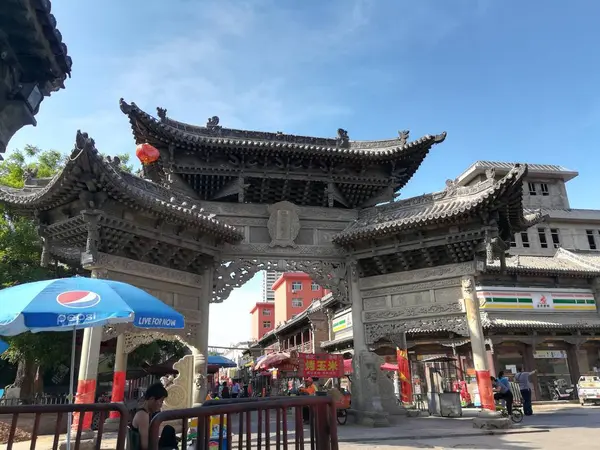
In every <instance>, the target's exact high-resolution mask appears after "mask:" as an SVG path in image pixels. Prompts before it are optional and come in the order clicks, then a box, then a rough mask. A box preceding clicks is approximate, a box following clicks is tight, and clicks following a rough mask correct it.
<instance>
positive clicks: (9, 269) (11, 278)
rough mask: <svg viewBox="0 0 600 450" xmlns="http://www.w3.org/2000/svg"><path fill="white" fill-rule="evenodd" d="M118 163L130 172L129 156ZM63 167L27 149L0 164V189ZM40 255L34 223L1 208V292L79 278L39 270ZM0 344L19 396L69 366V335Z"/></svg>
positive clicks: (58, 156) (55, 269)
mask: <svg viewBox="0 0 600 450" xmlns="http://www.w3.org/2000/svg"><path fill="white" fill-rule="evenodd" d="M119 159H120V160H121V168H122V169H123V170H126V171H129V172H131V170H132V168H131V166H129V165H128V163H129V156H128V155H119ZM66 161H67V157H66V155H64V154H62V153H61V152H58V151H56V150H41V149H40V148H38V147H35V146H31V145H27V146H25V148H24V149H23V150H15V151H13V152H11V153H10V154H9V155H8V157H7V158H6V159H5V160H4V161H0V185H4V186H9V187H12V188H20V187H23V185H24V180H25V177H26V173H27V171H30V170H31V171H34V172H35V174H36V175H35V176H36V178H48V177H52V176H54V175H55V174H57V173H58V172H59V171H60V170H61V168H62V167H64V164H65V163H66ZM41 252H42V246H41V242H40V239H39V235H38V232H37V227H36V224H35V223H34V221H33V220H31V219H30V218H27V217H22V216H20V215H17V214H14V213H13V212H12V211H11V210H10V209H9V208H6V207H5V206H3V205H1V204H0V288H5V287H9V286H13V285H15V284H22V283H28V282H31V281H39V280H45V279H51V278H61V277H66V276H72V275H74V274H76V273H78V269H77V268H73V267H68V266H65V265H63V264H54V266H52V267H41V266H40V258H41ZM5 340H6V342H7V343H8V344H9V345H10V347H9V349H8V350H7V351H6V352H5V353H3V354H2V358H3V359H5V360H7V361H9V362H11V363H14V364H18V366H19V367H18V369H17V379H16V380H15V384H16V385H18V386H20V387H21V395H22V396H26V395H27V394H30V393H33V389H34V388H33V378H34V377H35V375H36V374H38V375H39V371H40V369H41V370H45V369H51V368H54V367H56V366H58V365H60V364H66V365H69V358H70V354H71V347H70V342H71V333H37V334H32V333H24V334H21V335H19V336H15V337H11V338H6V339H5ZM38 378H39V377H38Z"/></svg>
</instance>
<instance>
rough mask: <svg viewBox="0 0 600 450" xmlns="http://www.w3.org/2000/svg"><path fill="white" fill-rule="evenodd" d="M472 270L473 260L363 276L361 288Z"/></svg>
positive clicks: (464, 273) (463, 273) (469, 272)
mask: <svg viewBox="0 0 600 450" xmlns="http://www.w3.org/2000/svg"><path fill="white" fill-rule="evenodd" d="M474 272H475V266H474V263H473V262H466V263H460V264H449V265H446V266H439V267H433V268H427V269H418V270H411V271H409V272H398V273H392V274H387V275H377V276H373V277H367V278H363V279H362V280H361V288H362V289H363V290H368V289H374V288H376V287H379V286H382V285H384V286H385V285H399V284H400V285H401V284H407V283H414V282H424V281H427V280H434V279H439V278H455V277H460V276H463V275H471V274H473V273H474Z"/></svg>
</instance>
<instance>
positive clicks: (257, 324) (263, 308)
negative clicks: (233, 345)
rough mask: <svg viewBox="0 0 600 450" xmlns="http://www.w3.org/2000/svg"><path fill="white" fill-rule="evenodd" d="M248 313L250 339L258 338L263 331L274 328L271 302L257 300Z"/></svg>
mask: <svg viewBox="0 0 600 450" xmlns="http://www.w3.org/2000/svg"><path fill="white" fill-rule="evenodd" d="M250 314H252V339H256V340H260V339H261V338H262V337H263V336H264V335H265V333H268V332H269V331H271V330H272V329H273V328H275V305H274V304H273V303H271V302H268V303H267V302H258V303H256V305H254V308H252V311H250Z"/></svg>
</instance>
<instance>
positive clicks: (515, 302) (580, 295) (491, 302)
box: [477, 286, 596, 311]
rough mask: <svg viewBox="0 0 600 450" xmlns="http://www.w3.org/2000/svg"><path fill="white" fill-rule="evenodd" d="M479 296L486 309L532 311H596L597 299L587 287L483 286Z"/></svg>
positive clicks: (478, 293)
mask: <svg viewBox="0 0 600 450" xmlns="http://www.w3.org/2000/svg"><path fill="white" fill-rule="evenodd" d="M477 297H478V298H479V299H480V303H481V305H482V307H483V308H485V309H504V310H516V309H524V310H530V311H565V310H566V311H596V300H595V299H594V295H593V293H592V292H591V291H589V290H585V289H572V290H568V291H565V290H561V289H543V290H542V289H527V290H525V289H519V288H510V287H505V288H498V287H493V286H482V287H480V288H478V289H477Z"/></svg>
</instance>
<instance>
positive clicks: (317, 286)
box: [310, 281, 321, 291]
mask: <svg viewBox="0 0 600 450" xmlns="http://www.w3.org/2000/svg"><path fill="white" fill-rule="evenodd" d="M310 289H311V290H312V291H318V290H319V289H321V286H319V285H318V284H317V283H315V282H314V281H313V282H312V283H311V285H310Z"/></svg>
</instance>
